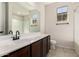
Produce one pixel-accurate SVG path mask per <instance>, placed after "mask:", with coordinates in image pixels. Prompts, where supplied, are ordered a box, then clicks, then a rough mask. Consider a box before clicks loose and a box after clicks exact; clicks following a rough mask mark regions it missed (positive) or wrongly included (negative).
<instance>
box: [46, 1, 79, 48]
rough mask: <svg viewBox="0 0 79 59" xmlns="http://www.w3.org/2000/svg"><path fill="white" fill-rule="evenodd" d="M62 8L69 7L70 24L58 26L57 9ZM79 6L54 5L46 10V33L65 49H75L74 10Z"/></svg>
mask: <svg viewBox="0 0 79 59" xmlns="http://www.w3.org/2000/svg"><path fill="white" fill-rule="evenodd" d="M61 6H67V7H68V19H69V24H63V25H56V20H57V15H56V9H57V8H58V7H61ZM76 6H79V4H78V3H66V2H65V3H64V2H63V3H52V4H49V5H47V6H46V9H45V12H46V13H45V20H46V23H45V29H46V30H45V32H46V33H48V34H51V38H52V39H55V40H56V41H57V46H62V47H65V48H74V45H73V44H74V43H73V42H74V35H73V33H74V29H73V28H74V27H73V25H74V23H73V20H74V17H73V16H74V9H75V8H76Z"/></svg>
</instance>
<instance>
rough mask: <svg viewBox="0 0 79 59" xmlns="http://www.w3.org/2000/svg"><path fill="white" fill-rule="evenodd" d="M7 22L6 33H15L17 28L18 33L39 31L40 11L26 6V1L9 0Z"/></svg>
mask: <svg viewBox="0 0 79 59" xmlns="http://www.w3.org/2000/svg"><path fill="white" fill-rule="evenodd" d="M6 6H8V18H7V17H6V19H7V20H8V22H7V23H6V24H7V25H6V30H5V31H6V34H8V33H9V31H13V33H14V34H15V33H16V31H17V30H18V31H19V32H20V33H22V34H23V33H29V32H39V31H40V13H39V11H38V10H37V9H36V8H35V7H34V6H32V7H28V6H29V4H28V3H24V2H21V3H20V2H9V3H7V4H6Z"/></svg>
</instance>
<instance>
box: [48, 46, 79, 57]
mask: <svg viewBox="0 0 79 59" xmlns="http://www.w3.org/2000/svg"><path fill="white" fill-rule="evenodd" d="M47 57H78V55H77V54H76V53H75V51H74V50H73V49H67V48H61V47H56V50H53V49H50V51H49V53H48V55H47Z"/></svg>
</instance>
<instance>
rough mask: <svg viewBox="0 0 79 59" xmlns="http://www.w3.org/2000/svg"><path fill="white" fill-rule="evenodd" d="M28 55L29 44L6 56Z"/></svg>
mask: <svg viewBox="0 0 79 59" xmlns="http://www.w3.org/2000/svg"><path fill="white" fill-rule="evenodd" d="M29 56H30V46H27V47H24V48H22V49H20V50H17V51H15V52H12V53H10V54H9V55H8V57H29Z"/></svg>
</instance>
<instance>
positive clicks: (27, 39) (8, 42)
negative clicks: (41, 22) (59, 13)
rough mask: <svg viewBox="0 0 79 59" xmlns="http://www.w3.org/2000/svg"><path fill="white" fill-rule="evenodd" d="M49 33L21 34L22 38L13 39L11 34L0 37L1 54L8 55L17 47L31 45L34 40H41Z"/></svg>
mask: <svg viewBox="0 0 79 59" xmlns="http://www.w3.org/2000/svg"><path fill="white" fill-rule="evenodd" d="M46 36H48V34H41V33H29V34H23V35H21V37H20V39H18V40H12V38H11V36H10V35H7V36H2V37H0V56H4V55H7V54H8V53H11V52H13V51H16V50H17V49H20V48H22V47H24V46H27V45H30V44H31V43H33V42H36V41H38V40H40V39H41V38H43V37H46Z"/></svg>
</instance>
